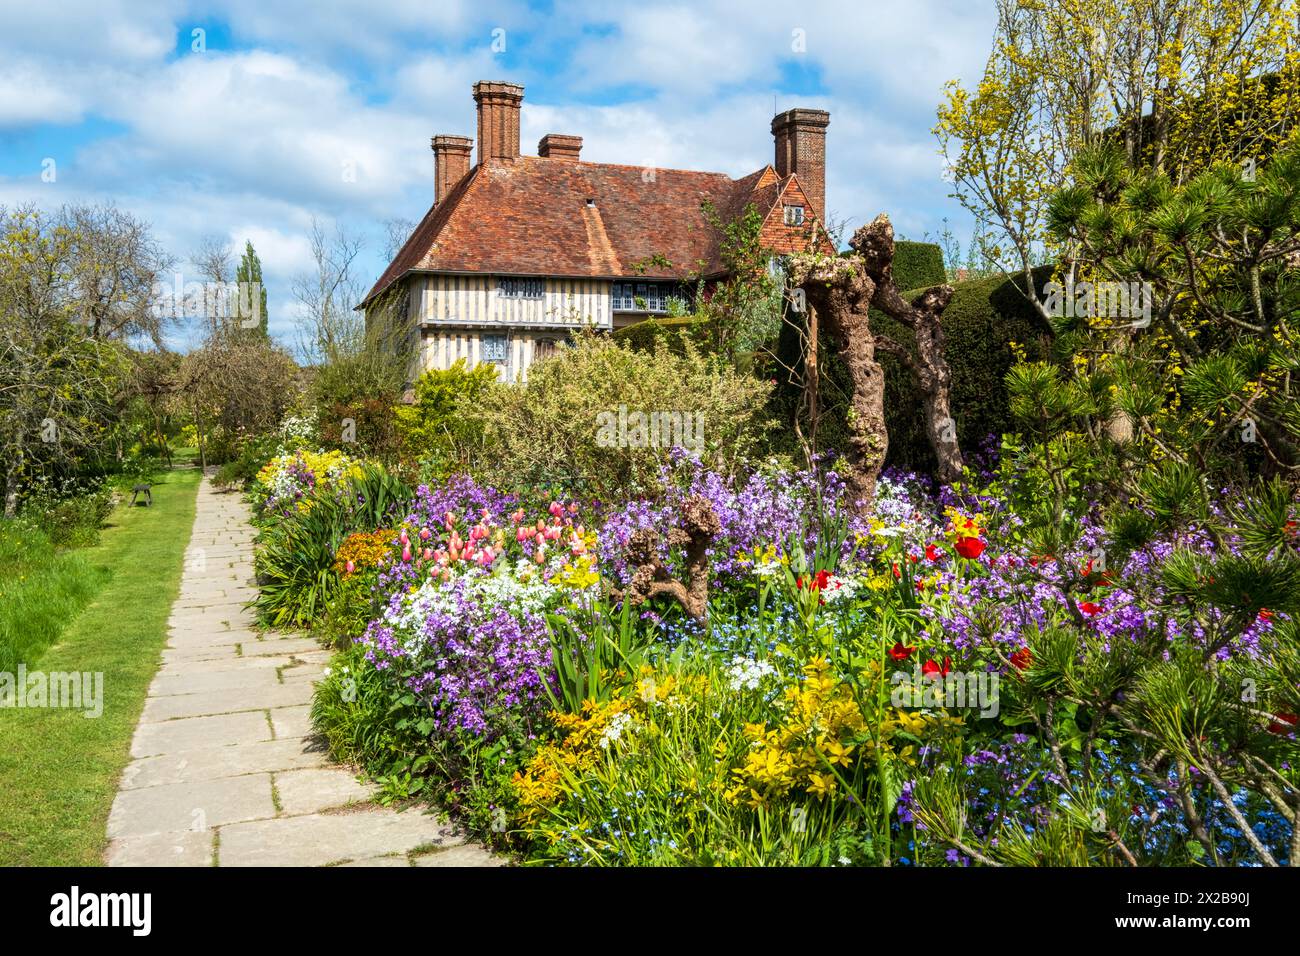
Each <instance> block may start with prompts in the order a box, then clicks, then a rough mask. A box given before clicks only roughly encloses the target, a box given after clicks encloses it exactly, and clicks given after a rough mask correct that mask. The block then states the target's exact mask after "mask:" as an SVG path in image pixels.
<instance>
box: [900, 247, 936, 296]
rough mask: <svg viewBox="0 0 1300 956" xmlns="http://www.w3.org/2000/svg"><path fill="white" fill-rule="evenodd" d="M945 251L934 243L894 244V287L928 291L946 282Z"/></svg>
mask: <svg viewBox="0 0 1300 956" xmlns="http://www.w3.org/2000/svg"><path fill="white" fill-rule="evenodd" d="M946 275H947V273H946V272H945V271H944V268H943V250H941V249H940V248H939V247H938V246H936V245H935V244H934V243H933V242H909V241H907V240H906V239H900V240H899V241H898V242H896V243H894V285H896V286H898V287H899V288H900V289H928V288H930V286H932V285H938V284H939V283H941V282H943V281H944V278H945V277H946Z"/></svg>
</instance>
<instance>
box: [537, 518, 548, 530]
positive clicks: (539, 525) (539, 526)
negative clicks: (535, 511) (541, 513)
mask: <svg viewBox="0 0 1300 956" xmlns="http://www.w3.org/2000/svg"><path fill="white" fill-rule="evenodd" d="M537 530H538V531H545V530H546V522H545V521H543V520H542V519H541V518H538V519H537Z"/></svg>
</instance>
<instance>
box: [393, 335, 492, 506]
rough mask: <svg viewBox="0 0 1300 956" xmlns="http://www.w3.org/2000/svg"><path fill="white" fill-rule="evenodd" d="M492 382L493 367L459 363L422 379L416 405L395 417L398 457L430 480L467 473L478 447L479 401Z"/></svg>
mask: <svg viewBox="0 0 1300 956" xmlns="http://www.w3.org/2000/svg"><path fill="white" fill-rule="evenodd" d="M496 382H497V367H496V366H495V365H492V364H490V363H482V364H479V365H476V366H475V367H474V368H473V369H469V368H467V367H466V363H465V360H464V359H457V360H456V361H455V363H454V364H453V365H452V366H451V368H448V369H430V370H429V371H427V372H425V373H424V374H423V375H421V376H420V378H419V380H418V381H417V382H416V383H415V400H414V401H413V402H412V403H411V404H410V405H401V406H399V407H398V408H397V409H396V413H395V415H396V422H395V424H396V429H397V436H398V439H399V441H400V442H401V449H402V457H403V458H404V459H405V460H407V461H418V462H421V464H422V465H423V466H424V470H425V472H426V474H427V476H428V477H429V478H430V479H431V480H433V481H440V480H442V479H445V478H447V477H448V476H449V475H452V474H455V473H457V472H463V471H466V470H467V469H468V467H469V463H470V461H471V458H472V456H473V453H474V452H475V451H477V450H478V448H479V447H480V446H481V445H482V442H483V420H482V409H483V402H484V399H485V397H486V395H487V394H488V392H489V391H490V390H491V389H492V387H493V386H494V385H495V384H496Z"/></svg>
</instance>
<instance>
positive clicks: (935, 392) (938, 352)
mask: <svg viewBox="0 0 1300 956" xmlns="http://www.w3.org/2000/svg"><path fill="white" fill-rule="evenodd" d="M929 294H930V293H929V292H927V293H926V295H927V296H928V295H929ZM922 298H923V299H924V296H923V297H922ZM945 305H946V302H945ZM916 350H917V354H918V356H919V358H920V362H919V363H918V364H919V366H920V372H921V374H920V375H919V376H918V384H919V385H920V386H921V410H922V413H923V414H924V416H925V433H926V435H927V436H928V437H929V439H930V447H931V448H933V449H934V457H935V459H936V460H937V461H938V469H937V476H938V478H939V480H940V481H941V482H943V483H944V484H947V485H951V484H953V483H954V482H956V481H959V480H960V479H961V474H962V468H963V467H964V466H965V462H964V461H963V460H962V455H961V445H960V444H959V442H958V441H957V420H956V419H955V418H953V416H952V401H951V398H952V372H951V371H950V370H949V368H948V361H947V359H945V358H944V355H943V323H942V322H941V320H940V313H939V312H935V311H932V310H928V309H923V310H918V314H917V322H916Z"/></svg>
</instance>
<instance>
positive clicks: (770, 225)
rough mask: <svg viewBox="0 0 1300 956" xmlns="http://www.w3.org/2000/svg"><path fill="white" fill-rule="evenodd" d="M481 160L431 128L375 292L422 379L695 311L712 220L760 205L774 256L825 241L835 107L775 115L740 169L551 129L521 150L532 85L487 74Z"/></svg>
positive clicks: (713, 242) (374, 302)
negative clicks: (670, 159)
mask: <svg viewBox="0 0 1300 956" xmlns="http://www.w3.org/2000/svg"><path fill="white" fill-rule="evenodd" d="M474 99H475V102H476V103H477V104H478V150H479V156H478V163H477V164H475V165H474V166H472V167H471V166H470V152H471V149H472V145H473V141H472V140H470V139H469V138H468V137H463V136H450V135H441V136H435V137H434V138H433V152H434V183H435V187H434V188H435V197H434V204H433V206H432V208H430V210H429V212H428V213H427V214H426V215H425V217H424V218H423V219H422V220H421V222H420V223H419V225H418V226H416V228H415V230H414V231H413V232H412V234H411V236H410V238H409V239H408V240H407V242H406V244H405V245H404V246H403V247H402V249H401V250H400V251H399V252H398V254H397V256H396V257H395V258H394V259H393V261H392V262H391V263H390V264H389V266H388V268H387V269H386V270H385V271H384V273H383V275H382V276H380V278H379V281H377V282H376V283H375V285H374V287H373V288H372V289H371V290H370V292H369V293H368V294H367V296H366V298H365V300H364V302H363V303H362V306H361V307H362V308H363V309H365V310H366V313H367V317H368V318H369V317H371V315H372V314H373V313H374V312H376V311H377V310H379V309H381V308H383V309H387V310H392V309H396V310H397V311H398V312H399V314H400V316H401V317H402V320H403V321H405V322H406V323H407V326H408V328H409V331H410V339H409V341H410V343H411V373H410V377H411V380H412V381H414V379H415V378H416V377H418V375H419V374H420V372H422V371H423V370H425V369H430V368H441V369H445V368H449V367H450V366H451V365H452V364H453V363H454V362H456V361H457V360H458V359H465V360H466V362H467V364H469V365H471V366H473V365H478V364H480V363H483V362H491V363H493V364H495V365H497V366H498V367H499V368H500V374H501V377H502V378H503V379H506V380H510V381H514V380H517V379H518V378H521V377H524V376H526V374H527V370H528V367H529V366H530V365H532V364H533V363H534V362H536V361H538V360H539V359H542V358H544V357H546V355H547V354H549V353H550V352H551V351H552V350H553V349H554V348H555V347H556V345H557V344H558V343H559V342H561V341H563V340H564V339H565V338H566V337H567V336H568V335H570V334H571V333H572V332H573V331H574V330H575V329H577V328H579V327H581V326H584V325H586V326H592V327H594V328H597V329H602V330H608V331H612V330H614V329H617V328H621V327H623V326H625V325H629V324H631V323H633V322H637V321H640V320H642V319H645V318H646V317H648V316H653V315H662V314H667V313H670V312H671V311H673V310H674V309H676V308H679V307H680V308H687V307H689V305H690V302H689V300H690V298H691V296H692V295H693V293H694V291H695V288H696V287H697V285H698V284H699V283H700V282H704V283H705V284H706V285H707V283H709V282H712V281H716V280H717V279H719V278H722V277H723V276H724V275H725V270H724V268H723V265H722V262H721V260H720V256H719V248H718V243H719V238H720V234H719V230H718V228H717V223H719V222H724V223H725V222H727V221H729V220H731V219H733V218H735V217H736V216H739V215H741V214H742V213H743V212H744V211H745V209H746V208H747V207H748V206H749V205H751V204H752V205H754V207H755V208H756V209H757V210H758V211H759V213H760V215H762V216H763V229H762V240H763V242H764V245H765V246H767V247H768V248H769V249H770V250H771V251H772V252H773V254H777V255H779V254H781V253H788V252H795V251H802V250H807V249H809V248H813V247H819V248H823V249H828V250H829V249H830V248H831V245H830V242H829V240H828V239H827V238H826V236H825V232H824V231H823V230H821V228H820V223H821V217H822V215H823V208H824V203H825V165H826V164H825V156H826V152H825V139H826V127H827V125H828V124H829V121H830V118H829V115H828V114H827V113H825V112H822V111H820V110H806V109H795V110H788V111H786V112H784V113H781V114H779V115H778V116H777V117H776V118H775V119H773V121H772V133H773V136H774V139H775V144H776V156H775V162H774V163H773V164H772V165H769V166H765V167H763V168H762V169H759V170H756V171H755V172H753V173H751V174H750V175H748V176H745V177H742V178H740V179H732V178H731V177H729V176H727V175H725V174H723V173H709V172H697V171H693V170H681V169H656V168H650V167H644V166H623V165H618V164H613V163H588V162H583V161H582V159H581V158H580V153H581V148H582V138H581V137H579V136H567V135H559V134H554V133H553V134H550V135H547V136H545V137H543V139H542V141H541V142H540V143H539V144H538V155H537V156H524V155H521V153H520V150H519V116H520V108H521V103H522V101H523V87H521V86H517V85H515V84H511V83H489V82H482V83H477V84H475V86H474Z"/></svg>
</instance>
